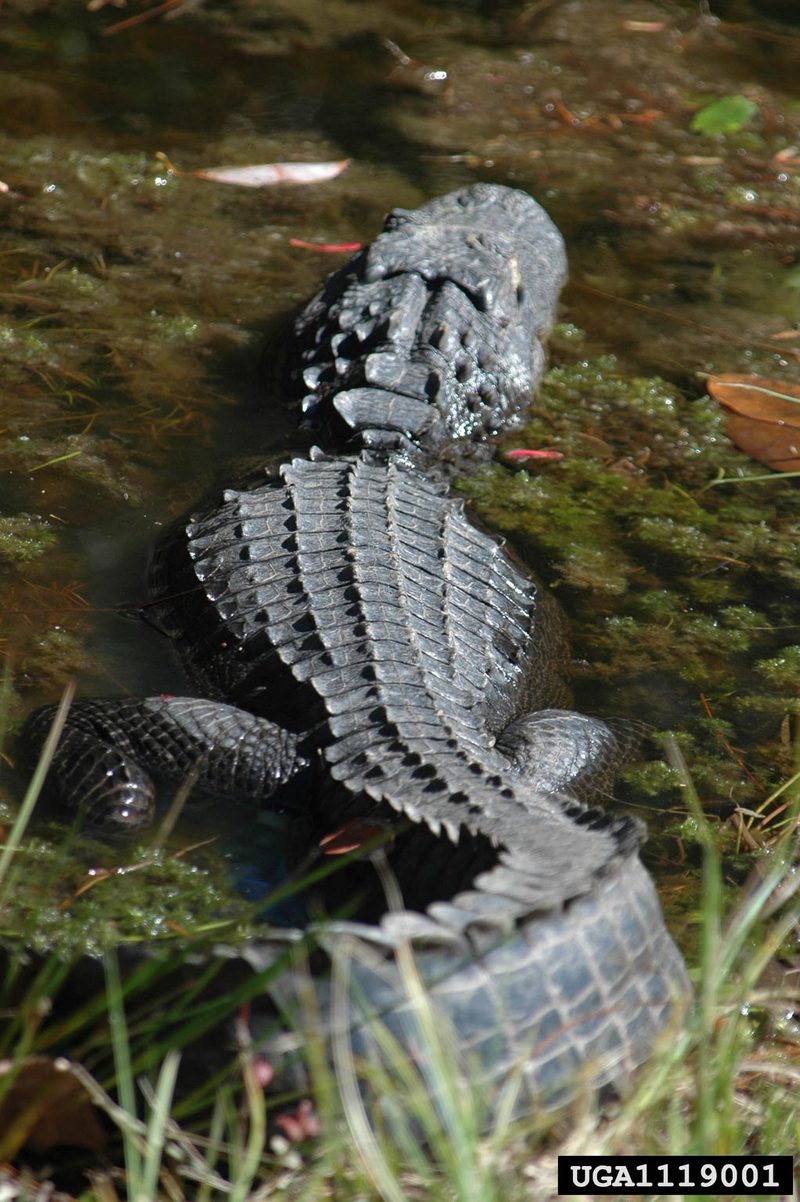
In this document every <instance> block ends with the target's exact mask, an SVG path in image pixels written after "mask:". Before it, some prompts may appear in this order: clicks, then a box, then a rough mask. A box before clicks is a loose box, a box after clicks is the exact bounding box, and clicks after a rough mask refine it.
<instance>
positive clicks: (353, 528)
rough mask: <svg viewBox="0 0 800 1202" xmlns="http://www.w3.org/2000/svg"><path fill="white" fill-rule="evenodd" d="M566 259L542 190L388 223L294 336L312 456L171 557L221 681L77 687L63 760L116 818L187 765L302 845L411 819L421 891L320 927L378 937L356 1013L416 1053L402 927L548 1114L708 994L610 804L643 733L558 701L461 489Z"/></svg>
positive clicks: (38, 720)
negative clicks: (129, 689)
mask: <svg viewBox="0 0 800 1202" xmlns="http://www.w3.org/2000/svg"><path fill="white" fill-rule="evenodd" d="M564 271H565V260H564V252H563V246H562V242H561V238H560V235H559V234H558V231H557V230H556V229H555V227H554V226H553V225H552V223H551V222H550V220H549V218H548V217H547V216H546V214H545V213H544V212H543V210H542V209H541V208H540V207H539V206H538V205H537V204H536V203H535V202H534V201H533V200H532V199H531V198H530V197H529V196H527V195H525V194H524V193H521V192H517V191H513V190H511V189H507V188H502V187H498V186H491V185H477V186H475V187H473V188H469V189H464V190H462V191H460V192H456V193H453V194H452V195H450V196H447V197H443V198H441V199H439V200H436V201H432V202H430V203H429V204H427V205H424V206H423V207H422V208H420V209H418V210H416V211H414V212H410V213H406V212H403V211H397V212H395V213H394V214H391V215H390V216H389V217H388V218H387V222H386V226H385V231H384V233H383V234H381V235H380V236H379V237H378V238H377V239H376V241H375V242H374V243H373V244H372V245H371V247H369V248H368V249H367V250H365V251H363V252H361V253H360V254H359V255H358V256H356V258H355V259H354V260H353V261H352V262H351V263H350V264H348V265H347V266H345V267H344V268H343V269H342V270H341V271H339V272H337V273H335V274H334V275H333V276H332V277H331V278H330V280H329V281H328V282H327V283H326V285H325V286H324V288H323V289H322V291H321V292H320V294H319V295H318V296H317V297H316V298H314V300H313V301H312V302H311V303H310V304H309V305H308V307H307V309H306V310H305V311H304V312H303V314H302V315H301V316H300V318H299V319H298V320H297V322H296V323H295V328H294V332H293V335H292V338H291V340H290V344H289V346H288V349H287V354H286V363H285V368H284V379H285V384H284V390H285V391H288V392H289V394H290V395H291V396H293V397H294V398H295V399H297V400H298V401H300V400H302V404H303V408H304V410H305V412H306V415H307V418H308V420H310V421H312V422H313V423H314V425H315V428H316V430H317V436H318V438H319V441H320V443H321V446H322V448H323V449H322V450H317V449H315V450H314V451H312V452H311V454H310V455H309V456H308V457H306V458H297V459H294V460H292V461H291V462H289V463H286V464H284V465H283V466H282V467H281V468H280V470H279V471H278V472H277V473H275V474H274V475H273V476H270V477H267V478H266V479H265V480H264V481H263V482H261V483H259V484H256V485H255V486H252V487H249V488H244V489H238V490H237V489H231V490H228V491H226V493H225V494H224V497H223V498H222V500H221V501H220V502H219V503H218V504H216V505H213V506H212V507H211V508H210V509H208V510H206V511H204V512H202V513H200V514H198V515H195V516H194V517H192V518H191V519H190V521H189V522H188V523H187V524H186V525H185V526H184V527H183V528H182V529H181V531H180V532H179V533H178V534H177V535H176V536H173V537H172V539H171V540H170V541H169V542H168V543H167V544H166V545H165V546H164V547H163V548H162V549H161V551H160V553H159V555H158V557H157V560H156V572H155V576H156V584H157V588H158V591H159V593H160V595H161V598H162V601H161V607H162V615H163V620H164V623H165V625H166V626H167V627H168V628H169V629H170V630H171V632H172V634H173V636H174V638H175V640H176V642H177V644H178V645H179V648H180V650H181V652H182V654H183V657H184V660H185V662H186V664H187V667H188V669H189V672H190V675H191V677H192V680H193V684H194V686H195V689H196V692H197V693H198V694H199V695H200V696H199V697H194V698H168V699H165V698H146V699H143V700H117V701H114V700H111V701H86V702H80V703H77V704H76V705H75V706H74V708H73V710H72V712H71V714H70V716H69V719H68V722H67V727H66V730H65V734H64V737H63V739H62V744H61V749H60V751H59V753H58V755H57V758H56V762H55V764H54V768H53V772H52V776H53V777H54V780H55V784H56V788H57V789H59V790H60V792H61V794H62V796H63V798H64V799H65V800H66V801H67V802H68V803H69V804H71V805H73V806H83V807H84V808H85V809H86V810H87V811H88V812H89V814H90V816H92V817H93V818H94V819H95V821H97V820H98V818H99V819H100V821H101V822H102V823H104V824H105V826H106V827H107V828H114V827H116V828H118V829H124V828H126V827H132V826H133V827H135V826H138V825H141V824H142V823H143V822H145V821H147V820H148V819H149V817H150V816H151V814H152V804H153V785H152V782H151V779H150V776H149V773H150V772H154V773H157V774H161V775H167V776H169V777H172V778H174V779H180V778H181V777H182V776H185V774H186V773H187V772H188V771H189V770H190V769H194V771H196V772H198V775H199V780H200V783H203V784H206V785H208V786H209V787H212V788H214V789H216V790H218V791H221V792H226V793H230V794H232V795H234V796H243V797H247V798H250V799H253V798H255V799H264V800H265V802H267V799H269V801H268V802H267V804H269V805H275V806H280V805H281V804H282V799H283V798H284V796H285V792H286V788H287V786H290V785H292V784H293V786H294V789H295V791H297V790H298V786H299V787H300V791H301V792H302V795H303V796H304V797H305V799H306V807H307V815H306V828H305V829H306V832H307V833H306V838H307V839H309V840H310V841H311V843H312V844H313V842H314V841H315V840H316V839H318V838H319V837H320V836H321V835H324V833H325V832H326V831H330V830H334V829H336V828H338V827H341V826H342V825H343V824H346V823H347V822H349V821H350V820H353V819H364V818H367V819H369V821H370V822H371V823H373V824H382V825H384V826H386V827H388V829H390V830H394V838H393V839H392V841H391V842H390V844H389V846H388V848H387V850H386V853H385V854H386V857H387V859H388V861H389V863H390V865H391V867H392V869H393V870H394V874H395V876H396V879H397V881H398V882H399V886H400V889H401V891H402V895H403V899H404V905H403V906H402V907H401V908H400V909H397V908H395V909H394V910H392V912H390V913H386V914H384V915H383V916H382V917H378V919H377V920H376V921H374V922H370V923H366V922H356V921H353V922H349V923H341V922H340V923H336V924H334V925H333V926H331V927H329V928H327V929H326V930H323V931H320V933H319V938H320V940H321V942H322V943H323V946H324V947H325V948H326V949H327V950H328V952H329V954H330V955H331V956H332V957H333V958H334V959H335V958H336V955H337V949H340V948H341V947H343V946H347V947H350V946H351V944H350V942H349V940H348V939H347V938H346V937H347V936H348V935H349V936H356V937H357V938H358V940H359V943H358V947H359V953H358V956H357V957H356V958H355V960H354V961H353V963H352V964H351V967H350V973H351V984H352V985H353V987H354V988H353V994H354V999H355V995H358V997H359V998H360V1002H357V1001H356V1000H354V999H353V1000H352V1001H351V1005H350V1007H349V1008H348V1009H347V1017H346V1024H347V1026H348V1038H351V1039H352V1040H353V1041H354V1043H355V1045H356V1046H357V1048H358V1049H359V1050H360V1051H361V1052H362V1053H364V1054H371V1053H372V1051H374V1044H373V1037H372V1035H371V1034H370V1030H369V1024H368V1023H367V1022H365V1021H362V1018H361V1016H360V1008H363V1007H366V1009H367V1011H369V1010H370V1009H371V1008H375V1009H377V1010H378V1011H379V1012H380V1013H381V1014H382V1016H383V1021H384V1022H386V1023H388V1025H389V1026H390V1027H391V1028H392V1030H393V1031H394V1032H395V1034H396V1035H397V1036H398V1037H399V1038H400V1039H401V1041H402V1043H403V1045H404V1046H405V1047H406V1048H407V1049H408V1050H409V1051H411V1052H412V1054H414V1055H415V1056H417V1057H418V1058H419V1057H421V1056H422V1053H421V1051H420V1047H421V1043H420V1036H419V1033H418V1032H417V1030H416V1026H415V1024H416V1021H417V1020H416V1018H415V1014H414V1007H413V1005H412V1003H411V1002H410V1001H409V999H408V998H407V997H406V995H405V992H404V986H403V983H402V980H401V974H400V972H399V970H398V967H397V965H396V963H395V961H394V959H393V957H392V954H391V953H392V949H394V948H396V947H397V946H398V944H399V943H402V942H403V941H405V940H410V941H411V945H412V946H413V948H414V950H415V953H416V958H417V963H418V966H419V970H420V972H421V974H422V977H423V979H424V980H425V981H426V982H427V983H428V985H429V989H430V996H431V997H432V998H433V999H434V1002H435V1004H436V1005H437V1006H438V1007H439V1008H440V1010H441V1011H442V1012H443V1014H444V1015H446V1016H447V1019H448V1020H449V1022H450V1023H451V1024H452V1027H453V1028H454V1030H455V1034H456V1038H457V1043H458V1046H459V1047H460V1048H461V1050H462V1052H463V1054H464V1055H465V1056H466V1058H467V1060H468V1061H469V1063H470V1065H471V1069H472V1071H473V1072H475V1073H477V1074H478V1075H479V1076H482V1077H487V1078H492V1079H495V1080H497V1079H499V1078H501V1077H502V1076H503V1075H504V1074H506V1073H507V1072H508V1071H509V1070H510V1069H511V1068H512V1067H513V1066H514V1065H516V1064H523V1065H524V1079H525V1082H526V1084H527V1086H528V1087H529V1089H530V1092H531V1094H532V1095H533V1096H534V1097H535V1098H536V1099H537V1100H538V1101H540V1102H542V1103H544V1104H548V1105H549V1104H553V1103H555V1102H558V1101H560V1100H562V1099H563V1098H564V1097H566V1096H568V1095H569V1093H570V1091H571V1090H572V1089H573V1088H574V1087H575V1085H576V1084H577V1083H578V1082H580V1081H582V1080H586V1079H587V1078H588V1079H591V1080H593V1081H594V1082H596V1083H598V1084H600V1083H605V1082H620V1081H623V1080H624V1079H625V1077H626V1076H627V1074H628V1073H629V1072H630V1070H631V1069H632V1068H634V1067H635V1066H636V1065H638V1064H640V1063H641V1062H642V1061H643V1060H645V1059H646V1057H647V1056H648V1054H649V1052H650V1050H651V1048H652V1045H653V1043H654V1040H655V1039H656V1037H657V1035H658V1033H659V1032H660V1031H661V1030H663V1028H664V1026H665V1025H666V1024H667V1022H668V1021H669V1019H670V1015H671V1014H672V1013H673V1011H674V1009H675V1005H676V1003H678V1002H680V1000H681V999H682V998H685V996H686V990H687V986H686V976H685V970H684V967H683V962H682V960H681V958H680V955H679V953H678V952H677V950H676V948H675V946H674V944H673V942H672V940H671V938H670V936H669V935H668V933H667V931H666V929H665V927H664V923H663V918H662V915H661V911H660V906H659V903H658V899H657V896H656V893H655V890H654V887H653V885H652V882H651V880H650V878H649V876H648V875H647V873H646V872H645V871H644V869H643V867H642V865H641V863H640V861H639V858H638V851H637V849H638V846H639V843H640V841H641V837H642V830H641V828H640V826H639V824H637V823H636V822H634V821H633V820H630V819H623V818H618V817H613V816H610V815H608V814H607V813H606V812H605V811H603V810H601V809H599V808H596V803H597V801H598V800H599V799H600V798H601V797H602V794H603V793H604V792H606V791H607V789H608V786H609V781H610V777H611V774H612V773H613V768H614V765H615V763H616V762H617V761H618V760H619V758H620V755H621V754H622V747H621V743H622V742H623V741H624V739H623V738H622V737H621V736H620V734H619V732H618V730H615V728H614V726H613V724H611V725H607V724H605V723H603V722H601V721H599V720H598V719H594V718H589V717H586V716H585V715H581V714H577V713H574V712H572V711H570V710H568V709H565V708H563V707H564V705H565V704H566V699H567V694H566V692H565V688H564V685H563V683H562V671H563V668H564V665H565V657H566V646H565V642H564V639H563V634H562V632H561V626H560V621H559V618H558V614H557V612H556V609H555V606H554V604H553V602H552V600H551V599H550V597H549V596H548V594H547V593H546V591H544V590H542V588H541V586H540V585H538V584H537V583H536V582H535V581H533V580H532V579H531V578H530V577H529V576H528V575H527V574H526V573H525V572H524V571H522V569H521V568H520V567H519V566H518V565H517V564H516V563H515V562H514V561H513V560H512V559H511V558H510V557H509V555H508V554H507V552H506V551H505V550H504V548H503V547H502V545H501V544H500V543H498V541H497V540H495V539H493V538H492V537H490V536H489V535H487V534H485V533H483V532H481V531H480V530H478V529H477V528H476V527H475V526H473V525H472V524H471V523H470V521H469V519H468V517H467V515H466V514H465V512H464V508H463V505H462V503H461V502H459V501H457V500H455V499H453V497H452V496H451V495H450V493H449V490H448V487H447V484H446V479H447V475H448V472H449V471H450V470H451V465H453V464H463V463H465V462H466V461H467V460H468V459H470V458H474V457H478V458H479V457H481V456H482V455H485V454H487V453H490V451H491V437H492V435H494V434H495V433H497V432H499V431H501V430H503V429H507V428H509V427H510V426H512V425H513V424H514V423H515V422H518V421H519V420H520V417H521V414H522V412H523V409H524V406H525V404H527V403H528V402H529V400H530V397H531V395H532V393H533V390H534V388H535V386H536V384H537V382H538V380H539V378H540V375H541V372H542V366H543V361H544V352H543V349H542V341H543V339H544V338H545V337H546V334H547V331H548V329H549V327H550V325H551V324H552V320H553V314H554V311H555V305H556V300H557V295H558V290H559V288H560V285H561V282H562V280H563V276H564ZM170 597H178V598H179V600H176V601H171V600H170ZM208 698H210V699H211V700H208ZM50 716H51V711H48V710H45V711H40V712H39V713H38V714H37V715H34V716H33V718H32V719H31V720H30V721H29V724H28V731H27V738H28V741H29V743H31V744H32V745H34V746H35V745H37V744H38V743H40V742H41V739H42V737H43V734H44V732H45V730H46V728H47V724H48V722H49V720H50ZM243 954H244V955H245V958H249V960H250V961H251V962H252V964H253V965H254V966H255V967H263V965H264V963H265V962H268V961H269V959H270V956H272V955H273V954H274V953H273V950H272V948H271V944H270V941H269V940H266V941H263V942H260V943H259V944H258V945H256V944H253V945H251V946H250V947H249V948H247V949H245V950H244V952H243ZM288 987H290V983H289V986H288ZM328 988H329V986H328V983H327V981H326V980H325V979H324V977H323V978H322V979H321V980H320V982H319V991H320V995H321V997H322V1000H323V1006H326V1007H327V1006H328V1002H329V998H328ZM341 1021H343V1020H342V1018H341V1015H340V1017H339V1022H340V1023H341ZM423 1059H424V1057H423Z"/></svg>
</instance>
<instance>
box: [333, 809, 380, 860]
mask: <svg viewBox="0 0 800 1202" xmlns="http://www.w3.org/2000/svg"><path fill="white" fill-rule="evenodd" d="M385 830H386V826H385V825H383V824H382V823H380V822H369V821H367V819H365V818H351V820H350V821H349V822H346V823H345V824H344V826H340V827H339V828H338V829H337V830H335V831H331V832H330V833H329V834H327V835H324V836H323V838H322V839H320V841H319V845H320V847H321V848H322V854H323V855H325V856H343V855H346V854H347V852H348V851H357V850H358V848H359V847H362V846H363V845H364V844H365V843H368V842H369V841H370V840H371V839H376V838H377V837H378V836H379V835H382V834H383V833H384V831H385Z"/></svg>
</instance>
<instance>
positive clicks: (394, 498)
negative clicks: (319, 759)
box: [189, 452, 639, 926]
mask: <svg viewBox="0 0 800 1202" xmlns="http://www.w3.org/2000/svg"><path fill="white" fill-rule="evenodd" d="M281 475H282V477H283V480H284V487H280V486H279V485H267V486H263V487H262V488H260V489H256V490H253V491H249V492H248V491H245V492H236V491H233V490H231V491H229V492H228V493H227V494H226V501H225V506H226V515H227V517H226V520H225V521H224V522H220V521H219V515H215V517H214V519H213V521H212V523H211V528H210V533H209V531H208V530H207V529H206V526H205V524H204V523H203V522H202V521H199V522H196V523H195V524H194V525H193V527H192V534H191V537H190V543H189V551H190V555H191V556H192V559H193V564H194V568H195V571H196V573H197V578H198V580H200V581H201V582H202V584H203V587H204V588H205V589H206V591H207V593H208V595H209V597H210V598H213V601H214V605H215V607H216V608H217V610H218V612H219V613H220V614H221V615H222V617H223V619H224V622H225V626H226V631H227V634H228V636H229V637H231V638H235V639H236V640H237V643H238V645H239V648H240V651H241V655H242V657H244V658H245V659H246V658H247V656H248V654H249V651H250V644H255V646H256V647H260V645H261V643H262V642H263V639H264V637H266V639H267V641H268V643H269V645H270V646H271V647H273V648H274V649H275V651H276V652H277V654H278V655H279V657H280V658H281V660H282V661H283V663H284V664H286V665H287V666H289V667H290V669H291V671H292V673H293V675H294V676H295V678H296V679H297V680H298V681H300V682H303V683H308V684H310V685H311V686H312V688H313V690H314V692H315V693H316V694H318V695H319V696H321V697H323V698H324V701H325V706H326V710H327V713H328V727H329V730H330V733H331V736H332V737H331V739H330V741H329V743H328V745H327V747H326V748H325V756H326V759H327V761H328V763H329V764H330V771H331V774H332V776H333V777H334V778H335V779H336V780H338V781H340V782H341V783H342V784H343V785H344V786H345V788H346V792H345V793H344V794H343V795H342V796H343V801H342V803H341V809H340V811H339V812H338V814H337V815H336V816H335V818H336V820H340V819H341V820H343V819H346V818H348V817H349V816H351V815H352V814H359V815H363V813H364V800H363V798H364V796H365V795H366V796H368V797H370V798H371V799H372V801H373V802H374V803H375V804H376V805H378V806H380V805H386V806H389V807H391V808H392V809H393V810H395V811H397V812H399V813H400V814H402V815H403V816H405V817H406V818H409V819H410V820H411V821H413V822H415V823H424V824H425V825H427V827H428V828H429V829H430V830H431V831H433V832H434V833H435V834H438V833H439V831H440V830H441V829H442V828H443V829H444V830H445V831H446V832H447V834H448V836H449V837H450V838H451V839H452V840H453V841H454V842H455V841H457V839H458V832H459V829H460V828H464V829H466V830H467V831H469V832H471V833H472V834H474V835H483V836H485V837H488V838H490V839H491V840H492V841H493V842H494V843H495V844H496V845H497V847H498V849H505V850H504V851H502V854H501V857H500V858H501V866H499V867H498V868H497V869H496V870H495V871H494V872H493V873H489V874H484V875H483V876H482V877H480V878H479V879H478V881H477V886H478V891H477V892H476V891H475V890H472V891H469V892H468V893H466V894H464V896H463V903H462V902H461V901H460V900H459V899H455V900H454V903H453V905H454V906H456V907H457V908H458V909H460V910H461V911H462V912H463V922H462V925H463V926H466V925H467V922H468V921H470V920H473V919H474V920H481V918H483V920H485V919H486V918H487V917H488V914H489V910H490V909H491V911H492V914H496V912H497V908H498V907H497V905H496V904H495V903H494V900H493V901H485V900H484V898H485V895H486V894H491V895H492V897H493V899H494V898H495V897H496V896H497V895H498V894H502V895H503V897H505V898H506V899H507V905H506V908H505V918H506V920H508V921H510V920H511V919H512V918H513V917H514V916H515V915H516V916H519V915H520V914H522V913H524V912H526V911H529V910H530V909H531V908H532V907H536V908H546V907H553V906H560V905H562V904H564V903H565V902H566V901H569V900H570V899H571V898H573V897H576V896H579V895H581V894H582V893H585V892H587V891H588V890H589V889H591V887H592V883H593V881H594V879H595V878H596V877H597V876H600V875H602V874H603V873H604V872H606V871H608V870H609V868H610V866H611V865H612V864H613V863H614V862H615V861H616V860H617V858H618V857H619V856H620V855H623V854H628V853H630V852H631V850H633V849H634V848H635V846H636V845H637V843H638V839H639V831H638V827H637V826H636V824H634V823H632V822H631V821H630V820H624V819H618V818H612V817H610V816H609V815H607V814H606V813H605V812H604V811H600V810H589V809H587V808H586V807H583V806H581V805H580V804H579V803H577V802H576V801H575V800H574V799H566V798H565V799H563V800H562V799H556V798H553V797H550V796H545V795H543V794H541V793H540V792H537V791H536V790H535V789H531V788H530V787H528V786H526V784H525V782H524V781H522V780H520V779H519V778H516V779H514V778H513V777H512V776H511V775H510V773H509V764H508V761H507V760H506V759H505V758H504V757H503V756H502V755H501V754H500V753H499V752H498V751H497V750H496V748H495V746H494V737H493V734H492V722H493V721H494V722H496V723H497V724H498V726H499V727H503V726H505V725H506V724H507V723H508V722H509V721H510V720H511V718H512V717H514V716H515V714H516V712H517V710H518V707H519V704H520V694H521V692H522V691H523V685H524V681H525V678H526V674H527V664H526V662H525V656H524V651H525V648H527V647H528V646H530V645H531V638H532V636H535V635H536V633H537V631H536V600H537V592H538V590H537V587H536V586H535V585H534V584H533V583H532V582H531V581H529V580H527V579H526V578H525V577H524V576H522V575H521V574H520V573H519V572H517V570H516V569H515V568H514V566H513V564H512V563H511V561H510V560H509V559H508V558H507V557H506V556H505V555H504V553H503V551H502V548H501V547H500V546H499V545H498V543H497V542H496V541H495V540H494V539H492V538H490V537H489V536H487V535H485V534H482V533H481V532H479V531H477V530H476V529H475V528H474V527H472V526H470V525H469V523H468V522H467V520H466V518H465V517H464V514H463V507H462V505H461V504H460V503H459V502H456V501H453V500H452V499H451V498H450V497H449V496H448V495H447V493H446V491H445V490H444V489H443V488H442V486H440V485H438V484H436V483H435V482H433V481H431V480H429V479H428V478H427V477H426V476H424V475H423V474H421V473H418V472H415V471H413V470H411V469H408V468H401V467H399V466H398V465H397V464H396V463H394V462H393V461H392V460H391V459H390V460H389V461H388V462H387V461H384V460H383V459H382V458H380V457H376V456H373V455H371V454H369V453H366V452H365V453H362V454H361V455H360V456H357V457H340V458H335V459H327V458H325V457H317V458H313V459H310V460H303V459H296V460H294V461H293V462H292V463H291V464H289V465H286V466H285V467H284V468H283V469H282V472H281ZM259 546H263V547H264V548H265V549H266V548H269V552H270V553H269V554H266V555H261V554H259V551H258V549H259ZM481 569H482V578H481V579H480V580H478V577H477V573H478V571H480V570H481ZM477 656H480V657H482V658H481V659H476V658H475V657H477ZM476 663H477V664H479V663H483V664H485V677H484V679H483V680H480V679H476V675H475V666H476ZM498 693H502V696H503V704H502V705H501V706H500V707H499V713H493V708H494V706H495V704H496V697H497V695H498ZM526 701H528V702H529V701H530V698H528V697H526ZM537 702H538V704H539V705H544V704H546V702H547V699H546V698H539V699H537ZM330 819H331V821H333V820H334V815H330ZM481 893H482V894H483V897H482V896H481ZM439 910H440V912H443V907H441V906H440V907H439ZM481 910H483V911H484V913H483V915H481ZM451 911H452V913H451V912H450V911H448V913H450V917H451V919H452V917H453V915H454V913H455V911H454V910H452V907H451ZM451 925H452V922H451Z"/></svg>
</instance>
